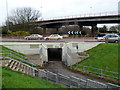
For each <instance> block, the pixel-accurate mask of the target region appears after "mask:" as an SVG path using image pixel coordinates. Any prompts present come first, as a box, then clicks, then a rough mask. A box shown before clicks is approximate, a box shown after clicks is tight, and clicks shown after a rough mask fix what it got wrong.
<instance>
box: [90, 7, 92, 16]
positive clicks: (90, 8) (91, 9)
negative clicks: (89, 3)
mask: <svg viewBox="0 0 120 90" xmlns="http://www.w3.org/2000/svg"><path fill="white" fill-rule="evenodd" d="M91 14H92V7H90V15H91Z"/></svg>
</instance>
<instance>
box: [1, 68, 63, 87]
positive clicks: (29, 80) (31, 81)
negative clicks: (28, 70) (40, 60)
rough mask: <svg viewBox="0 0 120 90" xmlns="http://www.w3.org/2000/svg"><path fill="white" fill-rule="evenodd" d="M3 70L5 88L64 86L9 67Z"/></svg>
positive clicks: (3, 85)
mask: <svg viewBox="0 0 120 90" xmlns="http://www.w3.org/2000/svg"><path fill="white" fill-rule="evenodd" d="M2 71H3V73H2V75H3V76H2V87H3V88H63V86H62V85H58V84H53V83H52V82H47V81H45V80H42V79H38V78H34V77H31V76H27V75H24V74H22V73H20V72H15V71H12V70H10V69H8V68H3V69H2Z"/></svg>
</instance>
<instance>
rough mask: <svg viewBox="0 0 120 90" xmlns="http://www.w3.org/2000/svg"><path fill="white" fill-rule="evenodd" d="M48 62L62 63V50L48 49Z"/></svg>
mask: <svg viewBox="0 0 120 90" xmlns="http://www.w3.org/2000/svg"><path fill="white" fill-rule="evenodd" d="M48 61H62V48H48Z"/></svg>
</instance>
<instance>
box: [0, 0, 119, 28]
mask: <svg viewBox="0 0 120 90" xmlns="http://www.w3.org/2000/svg"><path fill="white" fill-rule="evenodd" d="M6 1H7V3H8V15H10V14H11V11H12V10H14V9H16V8H21V7H32V8H35V9H37V10H39V11H40V12H41V13H42V18H43V19H46V18H52V17H62V16H72V15H80V14H89V13H101V12H113V13H114V12H117V11H118V2H119V1H120V0H0V26H1V25H4V22H5V20H6V18H7V9H6Z"/></svg>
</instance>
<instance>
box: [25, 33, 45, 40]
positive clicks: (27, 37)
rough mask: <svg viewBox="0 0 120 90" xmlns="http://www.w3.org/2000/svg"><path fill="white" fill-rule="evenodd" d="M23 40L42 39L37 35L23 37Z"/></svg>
mask: <svg viewBox="0 0 120 90" xmlns="http://www.w3.org/2000/svg"><path fill="white" fill-rule="evenodd" d="M24 39H26V40H30V39H43V36H42V35H39V34H32V35H30V36H26V37H24Z"/></svg>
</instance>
